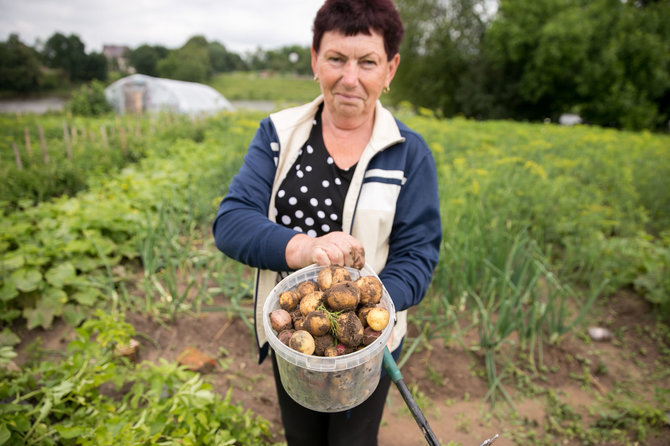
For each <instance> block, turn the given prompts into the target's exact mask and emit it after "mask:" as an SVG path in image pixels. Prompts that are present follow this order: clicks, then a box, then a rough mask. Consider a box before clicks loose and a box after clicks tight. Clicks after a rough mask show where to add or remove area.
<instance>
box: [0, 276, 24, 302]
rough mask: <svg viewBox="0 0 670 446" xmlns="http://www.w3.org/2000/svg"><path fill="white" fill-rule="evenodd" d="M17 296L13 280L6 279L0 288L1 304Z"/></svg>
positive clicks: (17, 292)
mask: <svg viewBox="0 0 670 446" xmlns="http://www.w3.org/2000/svg"><path fill="white" fill-rule="evenodd" d="M18 295H19V290H17V289H16V285H15V284H14V280H13V279H12V278H11V277H7V278H6V279H5V282H4V283H3V284H2V286H1V287H0V300H1V301H3V302H9V301H10V300H12V299H14V298H15V297H16V296H18Z"/></svg>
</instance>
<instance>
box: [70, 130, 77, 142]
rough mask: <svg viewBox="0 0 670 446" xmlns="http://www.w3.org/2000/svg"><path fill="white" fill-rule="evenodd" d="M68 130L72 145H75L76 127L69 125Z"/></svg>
mask: <svg viewBox="0 0 670 446" xmlns="http://www.w3.org/2000/svg"><path fill="white" fill-rule="evenodd" d="M70 131H71V133H72V145H73V146H76V145H77V128H76V127H75V126H72V127H70Z"/></svg>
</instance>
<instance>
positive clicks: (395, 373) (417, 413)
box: [382, 347, 440, 446]
mask: <svg viewBox="0 0 670 446" xmlns="http://www.w3.org/2000/svg"><path fill="white" fill-rule="evenodd" d="M382 364H383V365H384V370H386V373H388V374H389V376H390V377H391V381H393V382H394V383H395V384H396V386H397V387H398V390H399V391H400V395H402V398H403V399H404V400H405V404H407V407H409V411H410V412H412V415H413V416H414V419H415V420H416V422H417V424H418V425H419V428H420V429H421V432H423V436H424V437H426V440H427V441H428V444H429V445H430V446H440V442H439V441H438V440H437V437H436V436H435V434H434V433H433V431H432V429H431V428H430V426H429V425H428V420H426V417H424V416H423V412H421V409H420V408H419V406H418V405H417V404H416V401H414V397H413V396H412V393H411V392H410V391H409V389H408V388H407V385H406V384H405V382H404V381H403V380H402V373H400V369H399V368H398V365H397V364H396V363H395V360H394V359H393V356H391V352H390V351H389V349H388V347H384V359H383V360H382Z"/></svg>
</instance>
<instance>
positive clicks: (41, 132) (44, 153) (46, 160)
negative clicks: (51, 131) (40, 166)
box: [37, 124, 49, 164]
mask: <svg viewBox="0 0 670 446" xmlns="http://www.w3.org/2000/svg"><path fill="white" fill-rule="evenodd" d="M37 134H38V135H40V146H41V147H42V159H44V164H48V163H49V152H48V151H47V142H46V139H44V130H43V129H42V126H41V125H40V124H37Z"/></svg>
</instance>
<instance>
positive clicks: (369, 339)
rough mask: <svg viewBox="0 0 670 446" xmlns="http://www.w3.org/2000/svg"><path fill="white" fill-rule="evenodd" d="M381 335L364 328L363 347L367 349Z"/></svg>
mask: <svg viewBox="0 0 670 446" xmlns="http://www.w3.org/2000/svg"><path fill="white" fill-rule="evenodd" d="M381 334H382V332H381V331H375V330H373V329H372V327H365V330H363V345H365V346H366V347H367V346H368V345H370V344H372V343H373V342H375V341H376V340H377V338H379V336H380V335H381Z"/></svg>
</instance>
